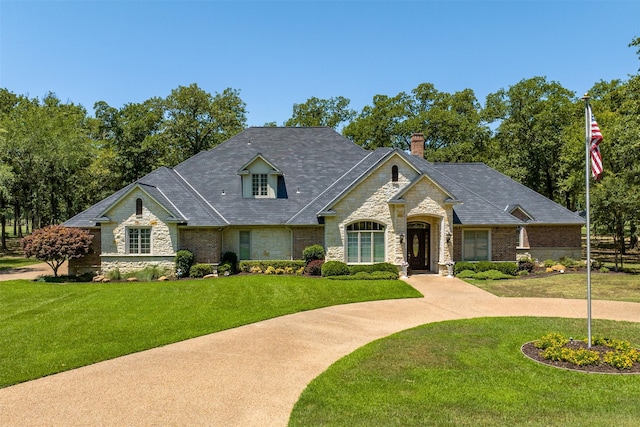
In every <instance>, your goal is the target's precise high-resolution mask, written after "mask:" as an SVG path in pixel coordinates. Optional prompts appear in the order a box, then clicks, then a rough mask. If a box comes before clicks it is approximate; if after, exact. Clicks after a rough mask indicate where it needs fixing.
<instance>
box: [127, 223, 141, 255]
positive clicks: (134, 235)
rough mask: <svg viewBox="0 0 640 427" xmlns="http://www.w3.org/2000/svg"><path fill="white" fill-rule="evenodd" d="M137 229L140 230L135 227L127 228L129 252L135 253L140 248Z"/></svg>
mask: <svg viewBox="0 0 640 427" xmlns="http://www.w3.org/2000/svg"><path fill="white" fill-rule="evenodd" d="M139 231H140V230H139V229H137V228H131V229H129V253H131V254H137V253H138V251H139V250H140V247H139V246H138V242H139V241H138V235H139Z"/></svg>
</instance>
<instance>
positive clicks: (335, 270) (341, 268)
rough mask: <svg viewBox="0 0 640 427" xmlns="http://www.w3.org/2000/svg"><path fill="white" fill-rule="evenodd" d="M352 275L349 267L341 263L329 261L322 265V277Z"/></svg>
mask: <svg viewBox="0 0 640 427" xmlns="http://www.w3.org/2000/svg"><path fill="white" fill-rule="evenodd" d="M349 274H351V272H350V271H349V266H348V265H347V264H345V263H344V262H340V261H327V262H325V263H324V264H322V277H327V276H348V275H349Z"/></svg>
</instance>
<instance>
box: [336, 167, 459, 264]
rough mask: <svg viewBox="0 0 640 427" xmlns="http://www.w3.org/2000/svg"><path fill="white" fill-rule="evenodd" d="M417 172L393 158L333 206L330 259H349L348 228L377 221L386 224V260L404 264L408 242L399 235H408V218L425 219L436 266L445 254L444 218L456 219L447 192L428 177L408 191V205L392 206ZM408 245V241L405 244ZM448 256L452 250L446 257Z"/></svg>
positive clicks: (406, 202) (445, 219) (446, 222)
mask: <svg viewBox="0 0 640 427" xmlns="http://www.w3.org/2000/svg"><path fill="white" fill-rule="evenodd" d="M393 165H396V166H398V181H397V182H392V179H391V178H392V177H391V176H392V167H393ZM417 175H418V174H417V172H416V171H415V170H414V169H413V168H412V167H410V166H409V165H408V164H406V163H405V162H404V160H403V159H401V158H400V157H399V156H397V157H395V156H394V157H391V158H390V159H389V160H387V161H386V162H385V163H384V164H382V165H381V166H379V167H378V168H377V169H376V170H375V171H374V172H373V173H372V174H371V175H370V176H368V177H367V178H366V179H365V180H364V181H363V182H361V183H359V184H358V185H357V186H356V187H355V188H353V189H352V190H351V191H350V192H349V193H348V194H347V195H346V196H345V197H344V198H343V199H342V200H340V201H338V202H337V203H336V204H335V205H334V206H332V207H331V208H332V209H333V211H335V212H336V215H335V216H328V217H326V218H325V245H326V250H327V259H330V260H338V261H343V262H346V253H345V229H346V227H347V225H349V224H351V223H353V222H356V221H377V222H379V223H381V224H384V225H385V226H386V230H385V245H386V261H387V262H390V263H393V264H396V265H400V264H401V263H402V261H403V260H404V259H405V253H404V251H405V249H404V244H401V243H400V240H399V238H398V236H399V234H400V233H404V234H405V235H406V234H407V230H406V223H407V221H412V220H416V221H424V222H428V223H430V224H431V225H432V228H431V243H432V245H431V259H432V263H431V266H432V268H437V262H438V260H439V258H440V256H441V253H440V249H441V248H440V247H439V244H438V242H439V240H440V236H441V233H440V226H441V224H442V221H444V222H445V225H446V226H447V227H448V225H449V224H450V223H451V221H452V210H451V209H450V208H449V209H448V210H447V208H446V207H445V206H444V199H445V195H444V193H443V192H442V191H441V190H440V189H439V188H438V187H437V186H436V185H434V184H433V183H432V182H431V181H430V180H428V179H426V178H424V179H423V180H422V181H420V182H419V183H417V184H416V185H414V186H413V187H412V188H411V189H409V190H408V191H407V193H405V194H404V196H403V198H404V200H405V203H404V204H395V205H390V204H389V200H390V199H391V198H392V197H393V196H394V195H396V194H397V193H398V192H399V191H400V190H401V189H402V188H404V187H405V186H407V185H409V184H410V183H411V181H412V180H413V179H415V178H416V177H417ZM405 244H406V243H405ZM447 256H448V249H447V251H446V252H445V255H444V257H447Z"/></svg>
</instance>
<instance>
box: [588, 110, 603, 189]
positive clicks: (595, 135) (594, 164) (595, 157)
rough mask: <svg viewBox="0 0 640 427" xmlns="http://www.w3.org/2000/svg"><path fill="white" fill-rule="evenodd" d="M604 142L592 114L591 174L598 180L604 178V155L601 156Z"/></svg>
mask: <svg viewBox="0 0 640 427" xmlns="http://www.w3.org/2000/svg"><path fill="white" fill-rule="evenodd" d="M601 142H602V132H600V127H599V126H598V123H597V122H596V118H595V116H594V115H593V114H591V148H590V151H591V173H592V174H593V177H594V178H595V179H596V181H597V180H598V179H600V177H601V176H602V154H600V143H601Z"/></svg>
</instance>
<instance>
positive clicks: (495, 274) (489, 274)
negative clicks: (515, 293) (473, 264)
mask: <svg viewBox="0 0 640 427" xmlns="http://www.w3.org/2000/svg"><path fill="white" fill-rule="evenodd" d="M512 277H513V276H509V275H508V274H504V273H503V272H501V271H498V270H487V271H481V272H479V273H476V274H475V276H473V278H474V279H477V280H500V279H511V278H512Z"/></svg>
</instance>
